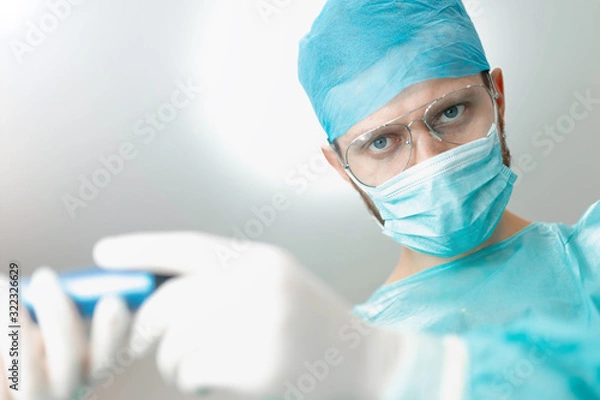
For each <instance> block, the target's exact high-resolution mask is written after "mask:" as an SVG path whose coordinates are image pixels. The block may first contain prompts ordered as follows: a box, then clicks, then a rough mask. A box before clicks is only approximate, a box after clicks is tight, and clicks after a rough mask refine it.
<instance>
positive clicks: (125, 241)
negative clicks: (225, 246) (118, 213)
mask: <svg viewBox="0 0 600 400" xmlns="http://www.w3.org/2000/svg"><path fill="white" fill-rule="evenodd" d="M223 240H224V238H219V237H215V236H211V235H206V234H200V233H196V232H140V233H132V234H126V235H119V236H112V237H106V238H103V239H101V240H100V241H98V242H97V243H96V245H95V246H94V254H93V256H94V261H95V263H96V265H98V266H99V267H102V268H106V269H130V270H147V271H150V272H153V273H157V274H171V275H176V274H188V273H193V272H198V271H199V270H201V269H205V270H214V269H217V267H218V265H219V260H218V257H217V256H216V253H215V246H217V245H218V244H219V243H220V242H222V241H223ZM211 267H212V268H211Z"/></svg>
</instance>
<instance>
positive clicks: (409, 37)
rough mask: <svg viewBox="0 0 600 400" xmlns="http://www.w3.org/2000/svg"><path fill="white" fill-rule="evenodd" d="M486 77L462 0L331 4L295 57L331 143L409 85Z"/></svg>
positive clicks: (343, 1) (365, 0)
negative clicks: (478, 76) (478, 75)
mask: <svg viewBox="0 0 600 400" xmlns="http://www.w3.org/2000/svg"><path fill="white" fill-rule="evenodd" d="M485 70H489V64H488V62H487V59H486V56H485V52H484V50H483V47H482V45H481V41H480V39H479V36H478V34H477V32H476V31H475V28H474V26H473V23H472V21H471V19H470V18H469V15H468V14H467V12H466V10H465V7H464V6H463V4H462V2H461V1H460V0H427V1H425V0H395V1H390V0H385V1H382V0H329V1H327V3H325V6H324V7H323V9H322V11H321V13H320V14H319V16H318V17H317V18H316V20H315V21H314V23H313V25H312V28H311V30H310V32H309V33H308V34H307V35H306V36H305V37H304V38H303V39H302V40H301V41H300V48H299V55H298V78H299V80H300V83H301V84H302V86H303V87H304V90H305V91H306V93H307V95H308V97H309V98H310V101H311V103H312V105H313V108H314V110H315V113H316V114H317V117H318V119H319V121H320V123H321V125H322V126H323V129H324V130H325V132H326V133H327V137H328V139H329V141H330V142H333V141H334V140H335V139H337V138H338V137H340V136H342V135H343V134H344V133H346V132H347V131H348V129H349V128H350V127H352V126H353V125H355V124H356V123H357V122H359V121H360V120H362V119H364V118H365V117H367V116H369V115H370V114H372V113H373V112H374V111H376V110H377V109H379V108H381V107H382V106H384V105H385V104H386V103H387V102H388V101H390V100H391V99H393V98H394V97H395V96H396V95H397V94H398V93H400V92H401V91H402V90H404V89H405V88H407V87H408V86H410V85H412V84H415V83H418V82H421V81H425V80H429V79H434V78H457V77H463V76H469V75H475V74H477V73H479V72H481V71H485Z"/></svg>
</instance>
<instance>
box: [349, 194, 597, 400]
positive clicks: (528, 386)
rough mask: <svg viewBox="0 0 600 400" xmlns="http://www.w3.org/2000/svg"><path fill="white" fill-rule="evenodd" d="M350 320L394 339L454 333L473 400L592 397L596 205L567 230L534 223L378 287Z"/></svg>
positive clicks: (594, 381) (594, 386) (594, 395)
mask: <svg viewBox="0 0 600 400" xmlns="http://www.w3.org/2000/svg"><path fill="white" fill-rule="evenodd" d="M354 313H355V314H356V315H358V316H360V317H362V318H363V319H365V320H367V321H370V322H371V323H373V324H375V325H381V326H387V327H390V328H392V329H395V330H397V331H401V332H428V333H432V334H436V335H443V334H459V335H460V336H461V337H462V338H463V339H465V341H466V343H467V346H468V350H469V365H470V367H469V371H468V375H467V378H466V380H467V382H468V383H467V385H468V386H467V387H468V393H469V395H470V397H471V398H473V399H487V398H489V399H504V398H506V399H531V398H540V399H542V398H543V399H575V398H577V399H588V398H589V399H591V398H600V202H597V203H595V204H594V205H592V206H591V207H590V208H589V209H588V210H587V211H586V212H585V214H584V215H583V216H582V217H581V218H580V220H579V221H578V222H577V224H575V225H565V224H562V223H547V222H534V223H533V224H531V225H529V226H528V227H526V228H524V229H523V230H521V231H520V232H518V233H517V234H516V235H514V236H512V237H511V238H509V239H506V240H504V241H502V242H500V243H497V244H494V245H492V246H489V247H487V248H484V249H481V250H479V251H477V252H475V253H473V254H471V255H468V256H466V257H463V258H461V259H459V260H455V261H452V262H449V263H446V264H443V265H440V266H437V267H434V268H432V269H429V270H426V271H424V272H421V273H419V274H416V275H413V276H411V277H408V278H406V279H403V280H400V281H397V282H394V283H392V284H387V285H384V286H382V287H381V288H379V289H378V290H377V291H376V292H375V293H373V295H372V296H371V298H370V299H368V300H367V301H366V302H365V303H363V304H359V305H357V306H355V307H354Z"/></svg>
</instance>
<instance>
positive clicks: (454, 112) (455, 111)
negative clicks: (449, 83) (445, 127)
mask: <svg viewBox="0 0 600 400" xmlns="http://www.w3.org/2000/svg"><path fill="white" fill-rule="evenodd" d="M464 111H465V105H464V104H457V105H454V106H452V107H449V108H447V109H446V110H445V111H444V112H442V113H441V114H440V116H439V118H438V121H439V122H441V123H448V122H452V121H454V120H455V119H457V118H459V117H460V116H461V115H462V114H463V112H464Z"/></svg>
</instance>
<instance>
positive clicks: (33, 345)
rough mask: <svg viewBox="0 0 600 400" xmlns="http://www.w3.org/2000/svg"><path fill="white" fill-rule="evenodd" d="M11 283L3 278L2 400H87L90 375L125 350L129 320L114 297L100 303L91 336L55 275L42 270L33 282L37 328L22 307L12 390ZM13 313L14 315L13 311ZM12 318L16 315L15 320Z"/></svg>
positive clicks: (0, 291) (0, 311) (0, 283)
mask: <svg viewBox="0 0 600 400" xmlns="http://www.w3.org/2000/svg"><path fill="white" fill-rule="evenodd" d="M9 288H10V285H9V282H8V278H7V277H6V276H2V277H0V296H1V300H0V304H1V306H0V321H1V323H2V327H3V330H2V335H0V367H1V371H2V373H0V375H2V383H1V384H0V400H4V399H6V400H8V399H14V400H70V399H81V400H84V399H85V398H86V397H88V398H89V394H90V392H89V390H88V389H87V388H85V387H84V386H83V385H84V384H85V383H87V382H90V381H92V380H93V379H92V378H91V377H90V376H89V375H90V372H93V371H98V370H100V369H101V368H103V365H104V364H105V363H106V362H107V358H110V356H111V355H112V354H115V352H116V350H117V349H118V348H119V347H120V346H123V344H124V341H125V340H126V336H127V326H128V324H129V319H130V314H129V311H128V310H127V307H126V305H125V303H124V302H123V301H122V300H121V299H118V298H115V297H107V298H104V299H102V300H101V301H100V302H99V303H98V305H97V307H96V309H95V312H94V316H93V318H92V322H91V336H90V339H89V348H88V339H87V337H86V332H85V325H84V322H83V320H82V319H81V317H80V316H79V314H78V312H77V310H76V308H75V305H74V304H73V302H72V301H71V299H69V297H68V296H67V295H66V294H65V293H64V291H63V290H62V288H61V286H60V283H59V281H58V277H57V276H56V274H55V272H54V271H53V270H51V269H50V268H48V267H40V268H39V269H37V270H36V271H35V272H34V273H33V275H32V277H31V285H30V293H31V299H32V303H33V308H34V310H35V314H36V316H37V322H38V323H37V324H36V323H34V322H33V321H32V320H31V317H30V315H29V312H28V311H27V309H26V308H25V307H24V306H23V307H21V304H19V314H18V320H19V321H18V322H19V324H20V329H18V331H19V346H18V359H19V373H18V378H19V381H18V391H15V390H12V389H10V388H9V387H8V386H9V385H10V384H11V383H12V382H10V381H8V380H7V376H6V374H7V372H8V371H7V369H8V367H9V366H10V365H11V364H12V362H13V361H12V360H13V359H15V358H16V357H13V356H11V355H10V354H9V351H10V350H11V346H12V339H11V338H9V337H8V335H6V334H5V332H6V331H7V330H9V331H11V329H8V326H9V325H11V324H12V321H11V322H10V323H9V305H10V304H9ZM11 311H13V310H11ZM13 315H14V314H13Z"/></svg>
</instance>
